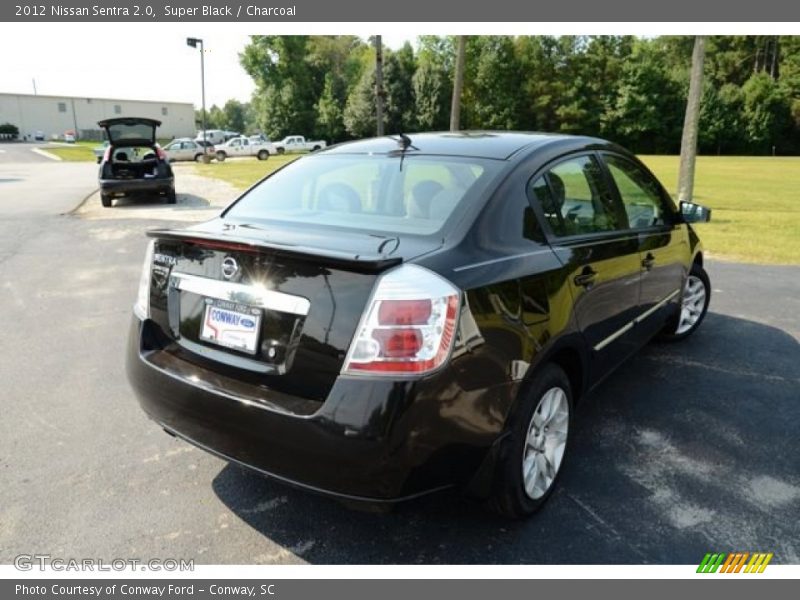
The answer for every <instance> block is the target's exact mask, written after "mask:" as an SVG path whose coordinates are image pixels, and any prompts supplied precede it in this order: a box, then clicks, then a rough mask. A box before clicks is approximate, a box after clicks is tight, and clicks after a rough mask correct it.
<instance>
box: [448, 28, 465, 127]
mask: <svg viewBox="0 0 800 600" xmlns="http://www.w3.org/2000/svg"><path fill="white" fill-rule="evenodd" d="M466 47H467V38H466V36H463V35H460V36H458V46H457V49H456V72H455V76H454V78H453V98H452V101H451V104H450V131H458V130H459V129H461V93H462V92H463V91H464V57H465V55H466Z"/></svg>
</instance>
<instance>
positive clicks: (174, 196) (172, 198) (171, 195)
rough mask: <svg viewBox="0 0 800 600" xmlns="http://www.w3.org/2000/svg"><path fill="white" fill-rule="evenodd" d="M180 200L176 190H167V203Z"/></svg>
mask: <svg viewBox="0 0 800 600" xmlns="http://www.w3.org/2000/svg"><path fill="white" fill-rule="evenodd" d="M177 202H178V195H177V194H176V193H175V190H170V191H168V192H167V204H175V203H177Z"/></svg>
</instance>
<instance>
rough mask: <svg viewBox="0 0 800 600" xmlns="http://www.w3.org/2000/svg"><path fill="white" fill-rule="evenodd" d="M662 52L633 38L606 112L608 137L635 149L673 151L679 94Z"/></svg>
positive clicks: (678, 120) (680, 105) (680, 103)
mask: <svg viewBox="0 0 800 600" xmlns="http://www.w3.org/2000/svg"><path fill="white" fill-rule="evenodd" d="M662 59H663V55H662V53H661V52H660V51H659V49H658V48H656V47H655V46H654V45H653V44H651V42H649V41H648V40H637V41H636V43H634V45H633V51H632V52H631V56H630V57H629V59H628V60H627V61H626V62H625V65H624V66H623V68H622V76H621V78H620V82H619V88H618V92H617V102H616V105H615V107H614V109H613V110H612V111H611V112H610V114H609V119H608V126H607V127H608V131H609V133H610V137H611V138H612V139H614V140H615V141H617V142H619V143H622V144H624V145H626V146H628V147H630V148H632V149H633V150H634V151H636V152H650V153H658V152H675V151H676V150H677V149H678V144H677V143H676V142H677V140H678V139H680V131H681V129H680V127H681V126H680V123H681V113H682V112H683V111H682V109H683V103H684V101H683V99H682V97H683V94H682V93H681V85H680V83H679V82H677V81H675V80H674V79H673V78H671V77H670V74H669V72H668V66H667V65H665V64H664V61H663V60H662Z"/></svg>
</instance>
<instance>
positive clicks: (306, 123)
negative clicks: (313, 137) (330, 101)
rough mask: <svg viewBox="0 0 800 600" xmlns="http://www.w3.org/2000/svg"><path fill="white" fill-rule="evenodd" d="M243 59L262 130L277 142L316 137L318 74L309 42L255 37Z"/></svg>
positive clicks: (298, 38)
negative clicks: (301, 135) (301, 136)
mask: <svg viewBox="0 0 800 600" xmlns="http://www.w3.org/2000/svg"><path fill="white" fill-rule="evenodd" d="M250 40H251V41H250V43H249V44H248V45H247V46H246V47H245V49H244V51H243V52H242V53H241V54H240V55H239V60H240V62H241V64H242V67H244V69H245V71H247V73H248V74H249V75H250V76H251V77H252V78H253V81H254V82H255V84H256V95H257V97H258V101H257V102H253V104H254V109H255V110H256V112H257V115H258V116H257V120H258V123H259V125H260V126H261V128H262V129H263V130H264V131H266V132H267V134H268V135H269V136H270V137H272V138H275V139H279V138H282V137H284V136H285V135H289V134H292V133H298V132H304V133H305V134H306V135H310V132H311V133H313V129H314V125H315V122H316V113H315V110H314V105H315V103H316V100H317V98H318V97H319V93H318V92H320V91H321V87H322V83H323V82H322V81H319V88H320V89H319V90H317V89H316V86H315V84H316V83H317V81H316V79H315V71H314V69H313V68H312V65H311V63H310V62H309V60H308V58H309V39H308V36H303V35H254V36H251V37H250Z"/></svg>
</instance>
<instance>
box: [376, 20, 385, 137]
mask: <svg viewBox="0 0 800 600" xmlns="http://www.w3.org/2000/svg"><path fill="white" fill-rule="evenodd" d="M375 117H376V119H377V121H378V126H377V135H378V137H381V136H382V135H383V44H382V43H381V36H379V35H376V36H375Z"/></svg>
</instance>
